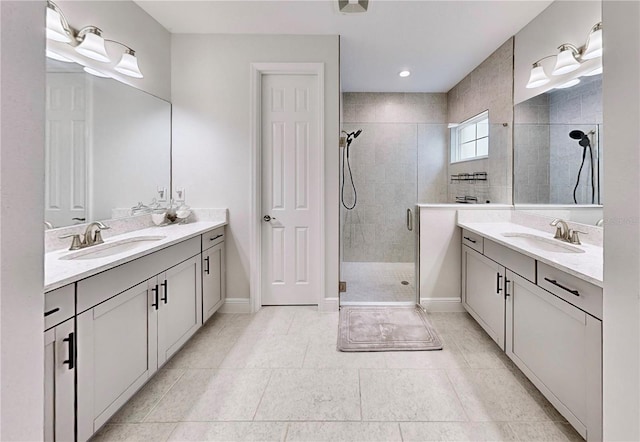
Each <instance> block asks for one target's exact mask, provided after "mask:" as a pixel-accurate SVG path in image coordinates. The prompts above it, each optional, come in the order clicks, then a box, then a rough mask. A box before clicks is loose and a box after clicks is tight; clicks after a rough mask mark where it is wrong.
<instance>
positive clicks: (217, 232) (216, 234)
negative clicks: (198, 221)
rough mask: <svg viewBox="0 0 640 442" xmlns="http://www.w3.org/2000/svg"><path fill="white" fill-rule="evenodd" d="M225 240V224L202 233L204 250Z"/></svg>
mask: <svg viewBox="0 0 640 442" xmlns="http://www.w3.org/2000/svg"><path fill="white" fill-rule="evenodd" d="M222 241H224V226H223V227H218V228H217V229H213V230H209V231H208V232H205V233H203V234H202V250H203V251H205V250H207V249H210V248H211V247H213V246H216V245H218V244H220V243H221V242H222Z"/></svg>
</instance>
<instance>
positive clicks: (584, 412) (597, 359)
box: [506, 271, 602, 441]
mask: <svg viewBox="0 0 640 442" xmlns="http://www.w3.org/2000/svg"><path fill="white" fill-rule="evenodd" d="M507 279H508V280H509V281H510V284H509V285H508V286H507V287H506V289H507V290H508V294H509V296H508V297H507V330H506V334H507V345H506V352H507V355H508V356H509V357H510V358H511V359H512V360H513V361H514V363H515V364H516V365H517V366H518V368H520V370H522V371H523V373H525V375H527V377H528V378H529V379H530V380H531V381H532V382H533V383H534V385H535V386H536V387H538V389H539V390H540V391H541V392H542V393H543V394H544V395H545V396H546V397H547V399H549V401H550V402H551V403H552V404H553V405H554V406H555V407H556V409H558V411H560V413H561V414H562V415H563V416H564V417H565V418H566V419H567V420H568V421H569V422H570V423H571V425H573V427H574V428H575V429H576V430H578V432H579V433H580V434H581V435H582V436H583V437H585V438H587V440H589V441H592V440H601V438H602V417H601V416H602V381H601V379H602V322H601V321H600V320H598V319H596V318H594V317H593V316H591V315H589V314H587V313H585V312H584V311H582V310H580V309H579V308H577V307H575V306H573V305H571V304H569V303H568V302H566V301H564V300H563V299H561V298H559V297H557V296H555V295H553V294H551V293H549V292H548V291H546V290H544V289H542V288H540V287H538V286H537V285H535V284H533V283H531V282H529V281H527V280H526V279H524V278H522V277H520V276H518V275H516V274H514V273H513V272H510V271H507Z"/></svg>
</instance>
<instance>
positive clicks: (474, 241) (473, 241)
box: [464, 236, 477, 244]
mask: <svg viewBox="0 0 640 442" xmlns="http://www.w3.org/2000/svg"><path fill="white" fill-rule="evenodd" d="M464 239H466V240H467V241H469V242H471V243H473V244H475V243H476V242H477V241H476V240H475V239H471V238H469V237H468V236H465V237H464Z"/></svg>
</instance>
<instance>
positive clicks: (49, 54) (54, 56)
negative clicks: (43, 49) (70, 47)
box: [47, 49, 73, 63]
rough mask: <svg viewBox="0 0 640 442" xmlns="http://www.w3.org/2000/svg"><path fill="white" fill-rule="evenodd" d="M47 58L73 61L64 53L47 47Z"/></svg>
mask: <svg viewBox="0 0 640 442" xmlns="http://www.w3.org/2000/svg"><path fill="white" fill-rule="evenodd" d="M47 58H50V59H52V60H58V61H63V62H65V63H73V60H72V59H70V58H67V57H65V56H64V55H60V54H57V53H55V52H53V51H52V50H50V49H47Z"/></svg>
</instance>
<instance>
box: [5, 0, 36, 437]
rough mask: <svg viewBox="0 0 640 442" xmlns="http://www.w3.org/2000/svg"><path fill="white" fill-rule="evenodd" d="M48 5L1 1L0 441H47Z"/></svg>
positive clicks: (34, 2)
mask: <svg viewBox="0 0 640 442" xmlns="http://www.w3.org/2000/svg"><path fill="white" fill-rule="evenodd" d="M44 17H45V3H44V2H41V1H28V2H24V1H15V2H14V1H2V2H0V97H1V101H0V358H1V359H0V440H3V441H5V440H6V441H9V440H11V441H17V440H25V441H36V440H42V436H43V434H42V430H43V422H44V417H43V404H44V398H43V395H44V387H43V386H44V383H43V380H44V351H43V347H44V345H43V342H44V341H43V331H44V318H43V316H42V315H43V312H44V298H43V293H42V291H43V281H44V264H43V259H42V256H43V253H44V251H43V238H42V232H43V227H42V226H43V220H44V106H45V104H44V103H45V102H44V96H45V92H44V91H45V87H44V86H45V66H44V61H45V55H44Z"/></svg>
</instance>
